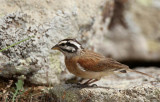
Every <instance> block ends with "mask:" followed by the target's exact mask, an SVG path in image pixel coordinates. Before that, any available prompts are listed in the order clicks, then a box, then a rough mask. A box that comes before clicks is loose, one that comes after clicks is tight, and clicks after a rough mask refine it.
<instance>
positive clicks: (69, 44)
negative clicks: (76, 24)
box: [66, 42, 78, 50]
mask: <svg viewBox="0 0 160 102" xmlns="http://www.w3.org/2000/svg"><path fill="white" fill-rule="evenodd" d="M66 45H67V46H71V47H74V48H75V49H76V50H77V49H78V47H77V46H76V45H74V44H72V43H70V42H67V43H66Z"/></svg>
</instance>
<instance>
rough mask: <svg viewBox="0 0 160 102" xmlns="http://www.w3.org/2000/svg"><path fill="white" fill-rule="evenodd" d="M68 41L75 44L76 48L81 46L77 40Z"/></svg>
mask: <svg viewBox="0 0 160 102" xmlns="http://www.w3.org/2000/svg"><path fill="white" fill-rule="evenodd" d="M68 42H70V43H71V44H73V45H75V46H77V47H78V48H81V45H80V44H78V43H77V42H74V41H68Z"/></svg>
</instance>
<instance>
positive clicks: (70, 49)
mask: <svg viewBox="0 0 160 102" xmlns="http://www.w3.org/2000/svg"><path fill="white" fill-rule="evenodd" d="M65 49H67V50H68V51H72V52H74V51H76V49H75V48H73V47H70V46H65Z"/></svg>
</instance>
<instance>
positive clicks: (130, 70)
mask: <svg viewBox="0 0 160 102" xmlns="http://www.w3.org/2000/svg"><path fill="white" fill-rule="evenodd" d="M127 71H129V72H135V73H139V74H142V75H146V76H148V77H151V78H154V77H153V76H152V75H149V74H146V73H143V72H140V71H136V70H132V69H127Z"/></svg>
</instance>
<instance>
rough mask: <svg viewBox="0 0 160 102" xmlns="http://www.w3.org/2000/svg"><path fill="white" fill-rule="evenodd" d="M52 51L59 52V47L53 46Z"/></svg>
mask: <svg viewBox="0 0 160 102" xmlns="http://www.w3.org/2000/svg"><path fill="white" fill-rule="evenodd" d="M51 49H52V50H59V46H58V45H55V46H53V47H52V48H51Z"/></svg>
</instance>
